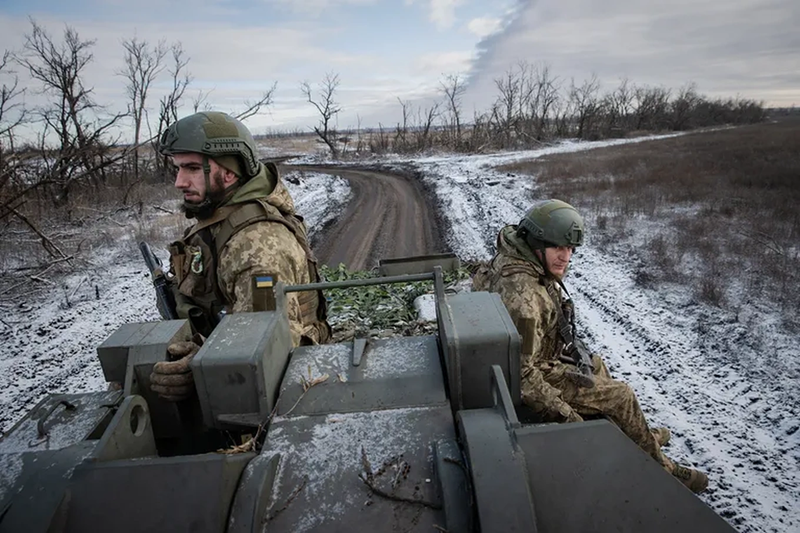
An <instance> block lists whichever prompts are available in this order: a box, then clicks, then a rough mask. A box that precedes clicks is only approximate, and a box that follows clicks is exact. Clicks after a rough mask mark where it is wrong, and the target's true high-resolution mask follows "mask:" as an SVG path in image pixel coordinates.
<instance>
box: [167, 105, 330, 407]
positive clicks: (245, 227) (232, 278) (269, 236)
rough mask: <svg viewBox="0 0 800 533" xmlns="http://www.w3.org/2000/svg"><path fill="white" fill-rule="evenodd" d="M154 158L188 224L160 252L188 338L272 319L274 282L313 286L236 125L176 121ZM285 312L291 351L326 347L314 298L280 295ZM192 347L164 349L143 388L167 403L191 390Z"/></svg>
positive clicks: (305, 257)
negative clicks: (165, 160) (230, 323)
mask: <svg viewBox="0 0 800 533" xmlns="http://www.w3.org/2000/svg"><path fill="white" fill-rule="evenodd" d="M159 151H160V152H161V154H163V155H165V156H169V157H170V158H171V159H172V162H173V164H174V165H175V168H176V178H175V188H177V189H178V190H180V191H181V192H182V193H183V206H182V208H183V210H184V212H185V214H186V217H187V218H194V219H196V222H195V224H194V226H192V227H190V228H187V229H186V231H185V232H184V235H183V238H182V239H181V240H179V241H176V242H174V243H173V244H172V245H171V246H170V272H171V274H172V276H173V281H174V285H173V287H174V288H175V289H176V290H174V291H173V292H175V294H176V302H177V305H176V307H177V311H178V315H179V316H180V317H181V318H189V319H190V320H191V323H192V329H193V330H194V331H195V332H196V333H198V334H200V335H202V336H208V335H209V334H210V333H211V331H212V330H213V329H214V327H215V326H216V325H217V323H218V322H219V320H220V318H221V315H222V314H224V313H240V312H247V311H265V310H273V309H275V297H274V294H273V289H272V287H273V285H274V284H275V283H277V282H278V281H282V282H284V283H287V284H300V283H311V282H316V281H319V275H318V273H317V266H316V259H315V258H314V255H313V254H312V252H311V250H310V248H309V246H308V240H307V237H306V227H305V224H304V223H303V219H302V218H301V217H299V216H298V215H297V214H295V211H294V203H293V201H292V198H291V196H290V195H289V191H288V190H287V189H286V187H285V186H284V185H283V183H282V181H281V179H280V177H279V175H278V169H277V167H276V166H275V165H274V164H272V163H267V164H264V163H261V162H260V161H259V160H258V158H257V151H256V144H255V141H254V140H253V137H252V135H251V134H250V131H248V129H247V128H246V127H245V126H244V125H243V124H242V123H241V122H240V121H238V120H236V119H235V118H233V117H231V116H229V115H226V114H225V113H219V112H206V113H196V114H194V115H191V116H188V117H184V118H182V119H181V120H178V121H177V122H175V123H174V124H172V125H171V126H170V127H169V129H167V131H165V132H164V135H163V136H162V138H161V141H160V146H159ZM286 307H287V311H288V315H289V324H290V329H291V335H292V342H293V344H294V345H295V346H299V345H305V344H320V343H325V342H327V341H328V339H329V337H330V326H329V325H328V323H327V321H326V308H325V299H324V297H323V296H322V293H321V292H319V291H317V292H300V293H289V294H287V295H286ZM195 337H196V338H195V339H194V340H193V341H187V342H182V343H176V344H174V345H172V346H170V347H169V349H168V351H169V353H170V355H171V356H172V358H173V359H177V360H176V361H171V362H162V363H157V364H156V365H155V367H154V369H153V373H152V375H151V387H152V389H153V390H154V391H156V392H158V393H159V394H161V395H162V396H163V397H165V398H167V399H170V400H181V399H185V398H187V397H188V396H189V395H190V394H191V392H192V390H193V389H194V383H193V379H192V373H191V370H190V368H189V361H190V360H191V358H192V357H193V356H194V354H195V353H196V352H197V351H198V350H199V345H200V344H201V343H202V337H198V336H197V335H196V336H195Z"/></svg>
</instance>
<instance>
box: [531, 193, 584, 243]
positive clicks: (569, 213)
mask: <svg viewBox="0 0 800 533" xmlns="http://www.w3.org/2000/svg"><path fill="white" fill-rule="evenodd" d="M517 234H518V235H519V236H520V237H523V238H524V239H525V241H526V242H527V243H528V245H529V246H530V247H531V248H533V249H534V250H542V249H544V248H546V247H550V246H571V247H575V246H580V245H582V244H583V234H584V226H583V219H582V218H581V216H580V214H578V211H577V210H576V209H575V208H574V207H572V206H571V205H569V204H568V203H566V202H562V201H561V200H545V201H543V202H539V203H537V204H536V205H534V206H533V207H532V208H531V209H530V210H529V211H528V212H527V213H525V216H524V217H523V218H522V220H521V221H520V223H519V226H518V229H517Z"/></svg>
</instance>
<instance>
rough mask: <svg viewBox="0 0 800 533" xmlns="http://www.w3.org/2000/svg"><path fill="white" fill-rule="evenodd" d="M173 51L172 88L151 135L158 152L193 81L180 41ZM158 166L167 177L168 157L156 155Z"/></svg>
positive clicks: (160, 106)
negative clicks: (154, 133) (154, 132)
mask: <svg viewBox="0 0 800 533" xmlns="http://www.w3.org/2000/svg"><path fill="white" fill-rule="evenodd" d="M170 51H171V52H172V62H171V67H170V68H169V69H168V72H169V75H170V79H171V80H172V88H171V90H170V92H169V93H167V94H166V95H164V96H163V97H162V98H161V101H160V105H159V112H158V129H157V132H156V135H155V136H153V137H151V143H152V146H153V151H154V152H155V153H158V143H159V141H160V140H161V136H162V135H163V134H164V132H165V131H167V128H169V126H170V125H171V124H172V123H173V122H176V121H177V120H178V107H180V103H181V100H182V99H183V95H184V93H185V92H186V88H187V87H188V86H189V84H190V83H191V82H192V75H191V74H190V73H189V71H188V70H187V68H186V67H187V66H188V65H189V58H188V57H187V56H186V53H185V52H184V50H183V45H182V44H181V43H180V42H176V43H173V44H172V46H171V47H170ZM156 167H157V168H158V169H159V170H160V171H161V173H162V175H163V176H164V177H165V178H166V177H167V173H166V169H167V168H168V166H167V161H166V158H162V157H156Z"/></svg>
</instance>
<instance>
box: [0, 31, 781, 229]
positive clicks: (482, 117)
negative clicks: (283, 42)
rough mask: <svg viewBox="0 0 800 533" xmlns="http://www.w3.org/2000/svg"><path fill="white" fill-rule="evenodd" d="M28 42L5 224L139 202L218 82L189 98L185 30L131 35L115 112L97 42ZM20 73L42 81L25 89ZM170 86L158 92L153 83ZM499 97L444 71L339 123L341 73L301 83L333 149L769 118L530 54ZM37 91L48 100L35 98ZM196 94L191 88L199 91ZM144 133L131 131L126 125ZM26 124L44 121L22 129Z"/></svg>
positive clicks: (2, 136) (10, 63)
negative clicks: (481, 100)
mask: <svg viewBox="0 0 800 533" xmlns="http://www.w3.org/2000/svg"><path fill="white" fill-rule="evenodd" d="M30 24H31V28H30V31H29V32H28V33H26V34H25V36H24V43H23V45H22V48H21V49H20V50H18V51H14V52H11V51H5V53H4V54H3V55H2V59H1V60H0V81H2V86H1V87H0V223H2V224H5V226H0V232H2V228H3V227H7V226H8V224H9V222H8V220H10V219H16V220H17V221H19V222H23V223H24V224H27V225H28V226H30V227H31V229H33V230H34V231H38V229H37V228H36V227H35V226H34V225H33V223H32V222H31V221H30V219H29V218H27V217H25V216H24V209H23V206H24V205H25V204H26V203H27V202H29V201H31V200H32V201H33V202H34V203H35V204H36V205H38V206H40V207H41V206H43V205H44V206H47V205H49V206H52V207H55V208H60V207H63V206H69V204H70V200H71V196H72V195H73V193H74V191H75V190H79V189H86V188H89V189H95V190H97V189H99V188H101V187H108V186H115V187H119V188H120V189H121V191H122V192H121V194H120V196H119V197H120V202H121V203H122V205H127V204H128V202H129V200H130V196H131V191H132V189H133V188H134V187H135V186H136V185H137V184H140V183H142V182H143V181H150V182H153V181H158V180H162V181H163V180H166V179H168V177H169V169H168V168H167V162H166V161H165V160H163V159H162V158H160V157H158V156H157V155H156V153H157V152H156V150H155V147H156V145H157V142H158V139H159V138H160V136H161V135H162V133H163V132H164V131H165V130H166V129H167V128H168V127H169V126H170V124H172V123H173V122H175V121H176V120H177V119H178V113H179V110H180V109H184V108H185V107H187V106H188V107H191V108H192V110H193V111H198V110H203V109H208V108H209V101H208V100H209V93H207V92H206V93H204V92H203V91H199V92H198V93H196V96H194V97H193V98H191V99H189V97H188V96H187V88H188V87H189V86H190V84H191V83H192V81H193V77H192V75H191V73H190V71H189V68H188V66H189V62H190V60H189V57H188V55H187V53H186V51H185V50H184V48H183V47H182V45H181V43H180V42H174V43H168V42H167V41H159V42H157V43H150V42H147V41H146V40H141V39H138V38H136V37H132V38H129V39H124V40H122V41H121V45H122V56H123V61H122V64H123V66H122V68H120V69H119V70H117V71H116V74H117V75H118V76H120V77H121V78H122V79H124V80H125V96H126V101H127V109H126V110H125V111H124V112H110V111H109V110H108V108H107V106H104V105H102V103H100V102H98V101H97V100H96V98H95V94H94V90H93V88H92V87H90V86H88V85H87V83H86V76H85V73H86V68H87V66H88V65H89V64H90V63H91V62H92V61H93V59H94V57H93V53H92V50H93V47H94V46H95V44H96V43H95V41H94V40H90V39H83V38H81V37H80V35H79V34H78V32H77V31H75V30H74V29H73V28H71V27H69V26H67V27H66V28H65V29H64V31H63V35H61V36H60V38H54V37H53V36H52V35H51V34H50V33H49V32H48V31H47V30H46V29H45V28H44V27H42V26H41V25H39V24H38V23H37V22H36V21H35V20H31V21H30ZM18 72H25V73H27V75H28V77H29V78H30V80H31V81H32V82H33V85H32V86H30V87H22V84H21V82H20V79H19V77H18ZM157 81H159V82H161V84H162V85H166V87H167V90H166V91H161V92H160V93H159V98H158V100H157V102H156V103H153V102H151V99H152V95H151V93H152V92H153V86H154V84H155V83H156V82H157ZM494 85H495V88H496V96H495V99H494V102H493V103H492V104H491V106H490V107H489V109H488V110H485V111H483V112H474V113H473V114H472V116H469V115H468V114H467V113H466V112H465V111H464V97H465V93H466V90H467V82H466V78H464V77H463V76H462V75H446V76H443V77H442V79H441V81H440V85H439V92H438V96H437V98H436V99H435V100H433V101H432V102H431V103H429V104H427V105H415V104H413V103H412V102H409V101H404V100H402V99H400V98H398V103H399V106H400V116H401V119H400V120H399V121H398V122H397V123H396V124H394V125H391V126H384V125H383V124H379V125H378V127H376V128H363V127H362V126H361V119H360V118H359V119H358V122H359V123H358V126H357V127H356V128H348V129H344V130H342V129H340V128H339V127H338V117H339V114H340V113H341V112H342V110H343V106H342V104H341V103H340V102H339V99H338V96H339V94H338V93H339V90H340V78H339V75H338V74H336V73H332V72H331V73H328V74H326V75H325V76H324V78H323V79H322V80H321V81H320V82H319V83H317V84H315V85H313V86H312V84H310V83H309V82H303V83H302V84H301V85H300V91H301V92H302V94H303V96H304V97H305V99H306V100H307V103H308V104H309V105H311V106H313V107H314V108H315V110H316V113H317V119H318V120H317V124H316V125H315V126H314V127H313V131H314V133H315V135H317V136H318V137H319V139H320V142H322V143H324V144H325V146H326V147H327V149H328V150H329V151H330V153H331V155H332V156H333V157H334V158H340V157H348V156H353V155H360V154H364V153H372V154H381V153H386V152H397V153H414V152H424V151H430V150H434V149H443V150H451V151H459V152H483V151H491V150H503V149H523V148H530V147H536V146H539V145H541V144H542V143H547V142H551V141H553V140H555V139H559V138H579V139H590V140H591V139H600V138H607V137H621V136H627V135H631V134H632V133H635V132H656V131H683V130H688V129H692V128H698V127H706V126H714V125H721V124H744V123H752V122H758V121H761V120H763V119H764V117H765V110H764V107H763V105H762V104H761V103H758V102H755V101H752V100H746V99H739V98H735V99H734V98H729V99H709V98H707V97H704V96H702V95H700V94H698V92H697V89H696V87H695V86H694V85H691V84H689V85H686V86H684V87H682V88H680V89H678V90H672V89H668V88H664V87H651V86H646V85H636V84H634V83H632V82H630V81H628V80H627V79H624V80H622V81H621V82H620V83H619V85H618V86H617V87H615V88H613V89H611V90H607V91H603V90H602V88H601V84H600V82H599V81H598V79H597V77H595V76H593V77H591V78H590V79H588V80H585V81H583V82H581V83H576V82H575V80H569V81H567V80H565V79H562V78H559V77H557V76H555V75H554V74H553V73H552V72H551V69H550V68H549V67H548V66H547V65H544V64H536V65H532V64H529V63H524V62H523V63H519V64H517V65H516V66H514V67H513V68H510V69H509V70H508V71H507V72H506V73H504V74H503V75H502V76H500V77H498V78H497V79H495V80H494ZM275 90H276V84H273V85H272V86H271V87H268V88H266V90H264V91H263V94H261V95H260V96H259V97H258V98H257V99H255V100H254V101H252V102H245V108H246V109H245V111H243V112H242V113H239V114H238V117H239V118H240V119H246V118H248V117H250V116H253V115H255V114H257V113H259V112H261V111H262V110H264V109H265V108H267V107H268V106H269V105H271V104H272V102H273V96H274V94H275ZM26 91H36V92H38V93H40V94H41V95H42V96H43V98H44V99H45V103H43V104H42V105H39V106H37V107H35V108H34V107H30V106H28V105H26V103H25V98H24V97H25V94H26ZM187 99H188V100H190V101H188V102H187ZM131 126H132V132H130V133H129V134H128V135H127V136H126V137H125V142H123V140H122V134H121V133H120V131H129V130H130V128H131ZM21 132H28V133H30V132H36V133H35V139H34V140H31V139H30V135H28V136H27V138H26V140H25V141H24V142H22V141H20V138H21V135H22V134H21Z"/></svg>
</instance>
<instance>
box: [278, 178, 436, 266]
mask: <svg viewBox="0 0 800 533" xmlns="http://www.w3.org/2000/svg"><path fill="white" fill-rule="evenodd" d="M289 168H291V169H294V170H303V171H307V172H323V173H326V174H334V175H337V176H341V177H342V178H344V179H346V180H348V182H349V183H350V187H351V190H352V197H351V200H350V203H349V204H348V205H347V207H345V209H344V211H343V212H342V214H341V215H340V216H339V217H338V219H337V220H336V221H335V222H334V223H333V224H330V225H329V226H328V227H326V228H324V229H322V230H321V231H320V232H319V233H317V235H315V236H314V239H313V245H314V253H315V254H316V255H317V258H318V259H319V260H320V262H322V263H325V264H327V265H330V266H338V265H339V263H344V264H345V265H347V267H348V268H350V269H351V270H363V269H369V268H372V267H374V266H377V264H378V261H379V260H380V259H387V258H390V257H403V256H409V255H423V254H429V253H435V252H444V251H449V250H447V249H446V245H445V244H444V240H443V239H442V238H441V237H440V234H439V225H438V224H437V221H436V215H435V213H436V210H435V206H434V203H433V201H432V200H431V199H430V198H429V197H428V196H427V195H426V194H425V191H424V189H423V187H422V183H421V181H420V180H417V179H415V177H414V176H413V175H411V173H409V174H408V175H403V174H400V173H393V172H386V171H383V170H372V169H354V168H338V167H317V166H295V165H292V166H291V167H287V170H288V169H289Z"/></svg>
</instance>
